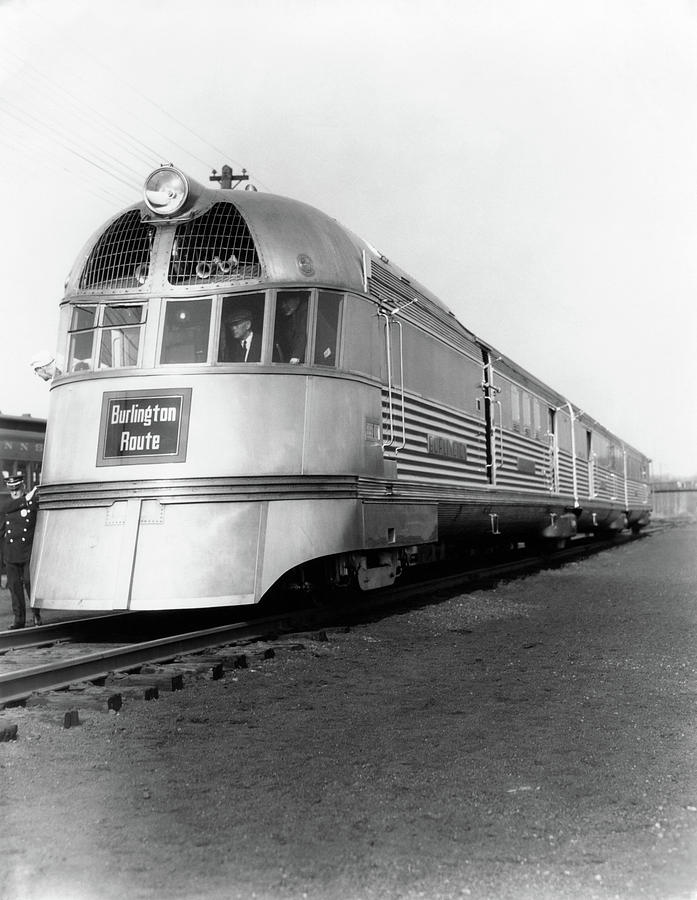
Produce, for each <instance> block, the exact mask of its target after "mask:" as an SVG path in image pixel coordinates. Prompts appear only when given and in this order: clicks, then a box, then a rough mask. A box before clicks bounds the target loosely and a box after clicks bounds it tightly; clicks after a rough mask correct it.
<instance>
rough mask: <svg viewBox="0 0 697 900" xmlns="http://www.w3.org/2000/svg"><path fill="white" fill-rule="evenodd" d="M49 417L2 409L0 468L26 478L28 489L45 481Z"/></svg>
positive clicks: (4, 472)
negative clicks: (45, 444)
mask: <svg viewBox="0 0 697 900" xmlns="http://www.w3.org/2000/svg"><path fill="white" fill-rule="evenodd" d="M45 434H46V419H39V418H36V417H34V416H31V415H28V414H25V415H21V416H17V415H10V414H8V413H2V412H0V470H1V471H2V473H3V475H4V476H5V477H7V476H8V475H18V474H21V475H22V476H23V477H24V481H25V483H26V486H27V490H31V489H32V488H34V487H36V486H37V485H38V484H39V482H40V480H41V462H42V459H43V455H44V436H45Z"/></svg>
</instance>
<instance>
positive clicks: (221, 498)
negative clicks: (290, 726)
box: [32, 166, 650, 610]
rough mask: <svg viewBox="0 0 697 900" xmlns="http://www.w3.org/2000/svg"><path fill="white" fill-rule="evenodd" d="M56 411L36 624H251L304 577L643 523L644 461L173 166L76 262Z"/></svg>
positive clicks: (443, 330) (291, 210)
mask: <svg viewBox="0 0 697 900" xmlns="http://www.w3.org/2000/svg"><path fill="white" fill-rule="evenodd" d="M50 392H51V396H50V404H49V418H48V428H47V436H46V450H45V456H44V468H43V479H42V485H41V491H40V512H39V518H38V524H37V529H36V536H35V544H34V555H33V561H32V567H33V581H32V584H33V597H32V602H33V605H34V606H36V607H40V608H61V609H66V608H67V609H91V610H105V609H114V610H119V609H124V610H125V609H130V610H144V609H168V608H184V607H197V606H201V607H203V606H209V607H210V606H224V605H235V604H250V603H256V602H258V601H260V600H261V599H262V597H264V595H265V594H266V593H267V592H268V591H269V590H270V589H271V588H272V587H273V586H274V585H275V584H277V583H279V581H281V580H283V579H285V580H286V581H288V582H292V581H293V580H298V581H300V580H307V578H308V573H310V574H311V575H312V574H315V575H317V577H322V578H325V577H326V578H327V579H328V580H329V581H331V582H333V583H334V584H349V583H352V584H355V585H358V586H359V587H361V588H362V589H364V590H370V589H372V588H378V587H382V586H385V585H389V584H391V583H392V582H393V581H394V580H395V578H397V577H398V576H399V575H400V573H401V572H403V571H404V570H405V568H407V567H408V566H410V565H414V564H416V563H418V562H422V561H427V560H432V559H435V558H439V557H442V556H443V555H444V554H447V553H448V552H455V553H460V552H462V551H463V548H468V547H470V546H472V545H474V544H476V543H481V542H483V541H499V542H502V541H503V542H515V541H530V540H540V539H542V540H549V541H553V542H561V541H565V540H566V539H568V538H570V537H572V536H573V535H575V534H576V533H577V532H596V531H613V530H618V529H623V528H625V527H630V528H633V529H639V528H640V527H641V526H642V525H644V524H646V522H647V521H648V519H649V513H650V508H649V496H650V494H649V484H648V478H649V461H648V459H647V458H646V457H645V456H643V455H642V454H641V453H640V452H639V451H638V450H636V449H634V448H633V447H631V446H629V445H628V444H627V443H625V442H624V441H622V440H621V439H620V438H619V437H617V436H616V435H614V434H613V433H612V432H611V431H610V430H608V429H607V428H606V427H605V426H603V425H602V424H600V423H599V422H597V421H595V420H594V419H592V418H590V417H589V416H588V415H586V414H585V413H583V412H581V411H580V410H579V409H578V408H577V407H576V406H575V405H574V404H573V403H572V402H570V401H569V400H568V399H567V398H566V397H564V396H562V395H561V394H559V393H558V392H557V391H555V390H553V389H552V388H550V387H548V386H547V385H545V384H543V383H542V382H541V381H539V380H538V379H537V378H535V377H534V376H533V375H531V374H530V373H528V372H527V371H525V370H523V369H522V368H521V367H520V366H518V365H516V363H515V362H514V361H513V360H511V359H509V358H508V357H506V356H505V355H504V354H502V353H500V352H499V351H497V350H496V349H495V348H494V347H492V346H491V345H490V344H489V343H488V342H486V341H483V340H481V339H480V338H478V337H476V336H475V335H474V334H472V333H471V332H470V331H468V330H467V328H466V327H464V326H463V325H462V324H460V322H459V321H458V320H457V319H456V318H455V316H454V315H453V313H452V312H451V311H450V310H449V309H448V308H447V307H446V306H445V305H444V304H443V303H442V302H440V301H439V300H438V299H437V298H436V297H435V296H434V295H433V294H432V293H431V292H429V291H428V290H427V289H426V288H425V287H423V286H422V285H420V284H418V283H416V282H415V281H414V280H413V279H412V278H411V277H410V276H409V275H408V274H407V273H406V272H404V271H403V270H402V269H400V268H399V267H397V266H396V265H394V263H392V262H391V261H390V260H388V259H387V258H386V257H385V256H384V255H382V254H381V253H379V252H377V251H376V250H375V249H374V248H373V247H372V246H371V245H369V244H368V243H366V242H365V241H363V240H361V239H360V238H358V237H356V236H355V235H354V234H352V233H351V232H350V231H348V230H347V229H346V228H344V227H342V226H341V225H340V224H339V223H337V222H336V221H335V220H334V219H332V218H331V217H329V216H327V215H325V214H324V213H322V212H320V211H318V210H317V209H315V208H313V207H311V206H308V205H306V204H305V203H302V202H297V201H295V200H291V199H287V198H284V197H281V196H275V195H272V194H267V193H262V192H255V191H242V190H221V189H220V188H215V189H212V188H206V187H203V186H201V185H199V184H197V183H196V182H195V181H193V180H192V179H191V178H189V177H187V176H186V175H185V174H184V173H183V172H182V171H180V170H179V169H177V168H176V167H173V166H162V167H160V168H158V169H156V170H155V171H154V172H152V173H151V174H150V175H149V176H148V177H147V179H146V181H145V185H144V193H143V200H142V202H139V203H137V204H134V205H133V206H131V207H130V208H128V209H126V210H125V211H122V212H120V213H118V214H117V215H116V216H115V217H114V218H112V219H111V220H110V221H109V222H107V223H106V224H105V225H104V226H103V227H102V228H100V229H98V231H97V232H96V234H94V235H93V236H92V238H91V239H90V240H89V241H88V243H87V245H86V246H85V248H84V250H83V252H82V253H81V254H80V256H79V258H78V260H77V262H76V264H75V266H74V268H73V270H72V272H71V274H70V275H69V278H68V281H67V283H66V291H65V297H64V299H63V301H62V303H61V306H60V326H59V335H58V344H57V352H56V368H55V372H54V373H53V378H52V381H51V384H50ZM300 572H302V575H299V574H298V573H300ZM318 573H321V574H318Z"/></svg>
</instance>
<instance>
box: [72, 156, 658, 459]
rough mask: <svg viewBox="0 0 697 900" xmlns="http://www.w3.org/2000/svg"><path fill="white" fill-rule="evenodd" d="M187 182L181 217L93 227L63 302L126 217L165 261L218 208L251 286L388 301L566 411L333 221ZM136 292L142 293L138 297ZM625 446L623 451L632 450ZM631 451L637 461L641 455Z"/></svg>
mask: <svg viewBox="0 0 697 900" xmlns="http://www.w3.org/2000/svg"><path fill="white" fill-rule="evenodd" d="M163 168H166V167H163ZM175 171H176V170H175ZM188 181H189V184H190V185H191V196H190V200H189V203H188V206H187V207H186V208H184V209H183V210H182V214H180V215H178V216H177V215H173V216H160V215H158V214H156V213H155V212H153V211H152V207H149V205H148V204H147V203H146V202H145V201H141V202H139V203H135V204H132V205H131V206H130V207H127V208H126V209H124V210H121V211H120V212H119V213H118V214H116V215H115V216H113V217H112V218H111V219H109V220H108V221H107V222H106V223H104V224H103V225H102V226H101V227H100V228H98V229H97V230H96V231H95V232H94V234H93V235H92V236H91V237H90V239H89V240H88V241H87V243H86V244H85V246H84V248H83V250H82V252H81V254H80V255H79V257H78V259H77V260H76V262H75V265H74V267H73V269H72V271H71V273H70V275H69V276H68V280H67V281H66V298H65V301H67V302H70V301H72V302H79V300H80V299H82V298H84V297H85V294H86V293H90V292H89V291H85V290H80V289H79V280H80V275H81V273H82V271H83V268H84V267H85V263H86V261H87V260H88V258H89V255H90V253H91V252H92V250H93V249H94V247H95V246H96V245H97V243H98V241H99V240H100V238H101V237H102V235H104V234H105V232H106V231H107V230H108V229H109V228H110V227H111V226H112V225H113V224H114V223H115V222H117V221H118V220H119V219H120V218H121V217H123V216H124V215H126V214H127V213H129V212H132V211H137V212H138V213H139V218H140V221H141V222H143V223H148V224H151V225H154V226H156V227H157V228H159V229H161V230H162V233H163V234H164V233H167V232H168V233H169V235H170V241H169V242H168V243H166V247H165V248H164V249H165V251H166V254H167V255H169V253H170V250H171V246H172V243H171V242H172V241H173V240H174V233H175V230H176V229H175V226H179V225H182V224H185V223H187V222H192V221H195V220H196V219H198V218H200V217H201V216H203V215H205V214H206V213H208V212H209V211H211V210H213V208H214V207H215V206H216V204H231V205H232V206H233V207H235V209H236V210H237V211H238V212H239V214H240V216H241V217H242V219H243V220H244V223H245V224H246V226H247V228H248V229H249V232H250V234H251V236H252V239H253V241H254V245H255V249H256V251H257V254H258V257H259V261H260V264H261V270H260V271H261V279H260V278H255V279H252V281H253V282H255V281H256V282H258V281H259V280H263V282H264V283H278V284H290V283H292V284H297V283H298V281H300V282H304V283H307V285H308V286H314V285H321V286H323V287H337V288H339V289H342V290H351V291H355V292H356V293H359V294H367V295H368V296H370V297H371V298H372V299H373V300H377V301H378V302H381V303H384V302H385V301H386V303H387V305H388V309H390V310H391V311H393V312H394V311H396V310H397V309H399V315H400V317H401V318H403V319H404V320H407V321H411V322H412V323H414V324H417V325H421V327H425V328H427V330H431V331H433V332H434V334H436V335H440V336H441V337H444V338H445V339H446V340H448V341H449V342H452V343H454V344H455V345H456V346H459V347H460V348H461V349H462V348H463V347H464V348H465V349H469V351H470V353H475V354H476V355H479V354H480V352H481V350H480V348H482V347H483V348H485V349H486V350H487V351H488V352H489V354H490V356H491V358H492V361H494V366H495V368H496V367H497V366H498V368H499V370H500V371H501V372H502V373H503V374H506V375H508V376H509V377H512V378H513V379H514V380H517V381H519V382H520V383H521V384H522V385H523V386H524V387H528V388H529V389H531V390H533V391H536V392H537V393H539V394H541V395H542V396H545V397H546V398H548V400H549V402H551V403H554V405H555V406H557V407H559V408H560V409H563V408H564V407H565V406H566V404H567V400H566V398H565V397H564V396H563V395H562V394H560V393H559V392H558V391H556V390H554V389H553V388H551V387H549V386H548V385H547V384H545V383H544V382H542V381H540V379H538V378H537V377H535V376H534V375H532V374H531V373H530V372H527V371H526V370H525V369H524V368H522V367H521V366H520V365H518V364H517V363H516V362H515V361H513V360H512V359H511V358H510V357H507V356H506V355H504V354H502V353H500V352H499V351H498V350H496V349H495V348H494V346H493V345H492V344H491V343H490V342H488V341H485V340H483V339H481V338H478V337H477V336H475V335H474V334H473V333H472V332H470V331H469V330H468V329H467V328H466V327H465V326H464V325H462V323H461V322H460V321H459V320H458V319H457V317H456V316H455V314H454V313H453V312H452V311H451V310H450V309H449V308H448V306H446V304H445V303H443V301H442V300H440V298H438V297H437V296H436V295H435V294H433V293H432V292H431V291H429V290H428V289H427V288H426V287H424V286H423V285H421V284H420V283H419V282H417V281H415V280H414V279H412V278H411V276H409V275H408V274H407V273H406V271H405V270H403V269H401V268H400V267H399V266H397V265H395V264H394V263H393V262H392V261H391V260H389V259H387V257H386V256H385V255H384V254H382V253H380V251H378V250H376V248H375V247H373V246H372V245H371V244H370V243H368V242H367V241H365V240H363V239H362V238H360V237H359V236H358V235H356V234H355V233H354V232H352V231H351V230H350V229H348V228H347V227H345V226H344V225H342V224H341V223H339V222H338V221H337V220H336V219H334V218H333V217H331V216H329V215H327V214H326V213H324V212H322V211H321V210H319V209H317V208H316V207H314V206H311V205H310V204H308V203H305V202H303V201H300V200H295V199H291V198H289V197H285V196H282V195H279V194H271V193H264V192H258V191H248V190H229V189H228V190H221V189H220V188H209V187H204V186H202V185H200V184H198V183H196V182H195V181H192V180H191V179H188ZM366 268H367V271H366ZM237 283H238V284H239V283H240V282H237ZM249 283H250V282H249V280H247V281H245V282H244V284H245V286H249ZM217 286H222V285H217ZM226 286H227V285H226ZM196 287H197V288H198V291H202V292H204V293H205V292H207V291H209V290H210V284H200V285H198V286H196ZM366 288H367V290H366ZM195 289H196V288H195ZM198 291H197V292H198ZM118 293H123V291H121V290H119V291H118ZM129 293H131V292H130V291H129ZM134 293H136V294H137V293H140V290H135V291H134ZM76 295H77V296H76ZM412 304H413V305H412ZM573 408H574V415H575V416H576V417H578V418H582V419H583V421H585V422H586V423H588V424H589V425H592V426H593V427H594V428H596V429H598V430H599V431H601V432H603V433H605V434H606V435H607V436H608V437H613V435H612V433H611V432H610V431H608V430H607V429H606V428H605V427H604V426H603V425H601V424H600V423H599V422H597V421H596V420H595V419H593V418H592V417H591V416H589V415H587V414H586V413H583V412H582V411H581V410H580V409H579V408H578V407H576V406H575V405H574V407H573ZM615 439H616V440H617V438H615ZM626 446H627V449H634V448H630V447H629V445H626ZM635 452H636V453H638V454H639V455H641V456H643V454H640V452H639V451H635Z"/></svg>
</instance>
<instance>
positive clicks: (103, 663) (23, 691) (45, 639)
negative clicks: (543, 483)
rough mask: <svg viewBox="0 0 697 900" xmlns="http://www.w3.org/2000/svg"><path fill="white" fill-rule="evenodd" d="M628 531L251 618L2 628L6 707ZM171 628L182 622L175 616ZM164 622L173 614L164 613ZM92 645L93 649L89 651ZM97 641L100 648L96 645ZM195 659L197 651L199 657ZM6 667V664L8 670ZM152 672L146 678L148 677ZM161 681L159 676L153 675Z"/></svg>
mask: <svg viewBox="0 0 697 900" xmlns="http://www.w3.org/2000/svg"><path fill="white" fill-rule="evenodd" d="M651 533H652V532H646V533H644V534H642V535H639V536H630V535H622V536H621V538H620V540H619V541H618V539H617V538H614V539H613V540H611V541H593V542H592V543H582V542H580V541H579V542H572V544H571V546H570V547H568V548H567V549H564V550H561V551H556V552H555V553H554V554H552V555H547V554H545V555H541V556H528V557H525V558H517V559H511V560H508V561H505V562H502V563H498V564H496V565H488V566H485V567H480V568H476V569H470V570H468V571H463V572H454V573H451V574H448V575H441V576H439V577H437V578H432V579H430V580H428V581H426V582H424V581H418V582H414V583H412V584H402V585H400V586H399V587H393V588H389V589H386V590H384V591H378V592H371V593H370V594H368V595H365V594H353V593H352V594H351V595H350V597H349V598H348V599H344V600H343V601H339V602H328V603H326V605H320V606H313V607H312V608H309V609H301V610H297V611H293V612H282V613H278V614H275V615H272V616H266V617H264V618H255V619H251V620H247V621H244V622H239V621H237V622H232V623H230V622H227V623H224V624H220V625H216V626H214V627H209V628H200V629H196V630H195V631H187V632H183V633H168V634H165V635H161V636H158V637H155V638H153V639H151V640H146V641H137V642H133V641H132V640H129V641H114V637H115V636H117V635H119V634H121V633H123V631H124V630H127V631H131V632H133V631H134V630H139V631H140V630H143V629H151V630H152V629H153V628H156V627H157V626H156V625H155V622H156V621H157V618H158V617H156V616H153V615H152V614H148V613H117V614H113V615H105V616H97V617H91V618H89V619H79V620H75V621H70V622H60V623H56V624H51V625H43V626H39V627H36V628H27V629H24V630H19V631H7V632H0V709H2V708H4V707H7V706H11V705H17V704H21V703H24V702H25V701H26V700H27V698H29V697H30V696H31V695H33V694H35V693H36V692H41V691H50V690H53V691H55V690H59V689H63V688H67V687H70V686H71V685H75V684H76V683H85V682H92V683H98V682H99V681H102V682H103V681H104V679H106V678H107V677H109V676H113V674H114V673H133V672H137V671H138V670H139V669H141V668H142V667H143V666H152V665H166V664H170V665H171V664H172V663H176V662H177V661H179V662H178V664H179V665H180V666H181V657H184V656H187V655H190V654H195V653H197V652H200V651H203V650H209V649H212V648H220V647H224V646H226V645H234V644H240V643H242V642H245V643H252V642H254V641H259V640H262V639H263V638H265V637H267V638H268V636H269V635H273V636H278V635H281V634H292V633H293V632H297V631H308V630H312V629H313V628H314V629H317V628H327V627H332V626H335V627H336V626H339V625H342V624H344V625H345V624H347V623H349V622H356V621H360V620H361V619H363V620H364V619H365V617H366V616H371V615H374V614H375V613H376V612H385V611H386V610H389V609H395V608H399V607H404V606H405V605H406V604H407V603H408V602H409V601H412V600H413V599H414V598H423V597H424V596H425V595H431V596H432V595H433V594H439V595H441V596H442V595H443V593H447V592H453V591H455V590H458V589H462V588H468V589H470V590H472V589H473V588H476V587H484V586H487V585H490V584H492V583H494V582H497V581H501V580H503V579H507V578H509V579H510V578H514V577H518V576H520V575H522V574H529V573H530V572H533V571H538V570H540V569H542V568H549V567H551V566H560V565H564V564H566V563H568V562H571V561H574V560H578V559H581V558H583V557H586V556H589V555H591V554H594V553H597V552H600V551H602V550H604V549H607V548H609V547H615V546H618V543H626V542H629V541H633V540H637V539H641V538H642V537H643V536H645V535H646V536H649V535H650V534H651ZM170 620H171V621H170V622H169V628H170V630H171V628H172V626H173V625H175V624H176V622H177V616H176V614H172V616H171V617H170ZM159 621H160V629H161V623H162V622H164V621H166V620H164V619H162V617H161V616H160V617H159ZM86 645H87V646H88V647H89V651H88V652H86V651H85V647H86ZM95 645H96V649H95ZM43 648H51V653H50V656H51V658H50V659H48V661H47V662H45V663H43V664H41V665H31V666H26V667H23V668H22V667H21V666H22V665H23V663H22V659H23V654H26V653H28V652H34V655H36V652H37V651H38V652H40V651H41V650H42V649H43ZM193 659H194V660H195V657H194V658H193ZM3 670H4V671H3ZM146 680H147V679H146ZM151 680H152V681H153V682H155V681H156V680H157V679H156V678H155V677H151Z"/></svg>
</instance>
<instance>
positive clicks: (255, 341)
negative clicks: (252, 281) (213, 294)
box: [218, 293, 264, 363]
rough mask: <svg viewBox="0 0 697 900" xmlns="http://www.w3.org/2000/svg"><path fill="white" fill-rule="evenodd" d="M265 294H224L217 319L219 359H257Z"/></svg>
mask: <svg viewBox="0 0 697 900" xmlns="http://www.w3.org/2000/svg"><path fill="white" fill-rule="evenodd" d="M263 326H264V294H262V293H256V294H235V296H234V297H225V299H224V300H223V309H222V315H221V319H220V342H219V344H218V362H247V363H251V362H260V361H261V352H262V338H263Z"/></svg>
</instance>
